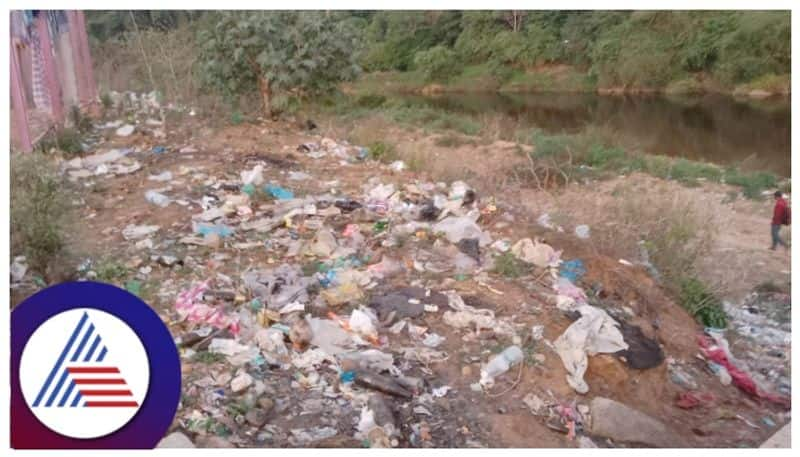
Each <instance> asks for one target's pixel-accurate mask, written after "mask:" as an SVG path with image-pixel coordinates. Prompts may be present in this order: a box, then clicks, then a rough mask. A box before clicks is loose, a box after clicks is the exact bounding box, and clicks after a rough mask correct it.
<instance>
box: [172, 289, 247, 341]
mask: <svg viewBox="0 0 800 457" xmlns="http://www.w3.org/2000/svg"><path fill="white" fill-rule="evenodd" d="M207 289H208V280H206V281H203V282H201V283H198V284H196V285H194V286H192V287H191V288H189V289H187V290H184V291H182V292H180V293H179V294H178V298H177V300H175V310H176V311H177V312H178V314H179V315H180V316H181V317H182V318H184V319H186V320H188V321H189V322H203V323H206V324H208V325H211V326H213V327H215V328H220V329H221V328H228V329H229V330H230V331H231V333H233V334H234V335H236V334H238V333H239V321H238V319H237V318H234V317H232V316H229V315H227V314H225V313H224V311H223V310H222V309H221V308H220V307H212V306H209V305H208V304H206V303H204V302H203V301H202V298H203V294H204V292H205V291H206V290H207Z"/></svg>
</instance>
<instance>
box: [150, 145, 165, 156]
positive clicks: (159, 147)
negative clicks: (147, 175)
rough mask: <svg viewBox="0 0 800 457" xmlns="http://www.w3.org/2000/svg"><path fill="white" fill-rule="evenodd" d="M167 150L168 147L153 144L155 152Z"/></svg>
mask: <svg viewBox="0 0 800 457" xmlns="http://www.w3.org/2000/svg"><path fill="white" fill-rule="evenodd" d="M165 152H167V148H165V147H164V146H153V154H163V153H165Z"/></svg>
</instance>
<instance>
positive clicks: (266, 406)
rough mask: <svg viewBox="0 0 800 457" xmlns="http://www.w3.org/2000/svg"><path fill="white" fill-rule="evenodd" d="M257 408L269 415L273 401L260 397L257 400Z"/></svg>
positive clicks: (273, 405)
mask: <svg viewBox="0 0 800 457" xmlns="http://www.w3.org/2000/svg"><path fill="white" fill-rule="evenodd" d="M258 406H260V407H261V409H262V410H263V411H264V412H265V413H266V414H269V412H270V411H272V408H274V407H275V401H274V400H273V399H271V398H269V397H261V398H259V399H258Z"/></svg>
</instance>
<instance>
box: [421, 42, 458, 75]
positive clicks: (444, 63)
mask: <svg viewBox="0 0 800 457" xmlns="http://www.w3.org/2000/svg"><path fill="white" fill-rule="evenodd" d="M457 63H458V59H457V58H456V53H455V52H454V51H453V50H452V49H449V48H448V47H446V46H434V47H432V48H430V49H426V50H425V51H419V52H418V53H417V54H416V55H415V56H414V65H415V67H416V68H417V69H418V70H420V71H421V72H422V74H423V75H424V76H425V79H426V80H428V81H447V80H448V79H449V78H450V77H451V76H453V75H454V74H456V73H457V72H456V71H454V69H455V68H458V65H457Z"/></svg>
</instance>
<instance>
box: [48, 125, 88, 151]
mask: <svg viewBox="0 0 800 457" xmlns="http://www.w3.org/2000/svg"><path fill="white" fill-rule="evenodd" d="M38 149H39V150H40V151H41V152H50V151H52V150H57V151H61V152H63V153H64V154H66V155H75V154H79V153H81V152H83V144H82V143H81V134H80V132H79V131H78V130H77V129H72V128H63V129H60V130H56V131H55V132H52V133H50V134H48V135H47V136H45V137H44V138H42V140H41V141H40V142H39V146H38Z"/></svg>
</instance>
